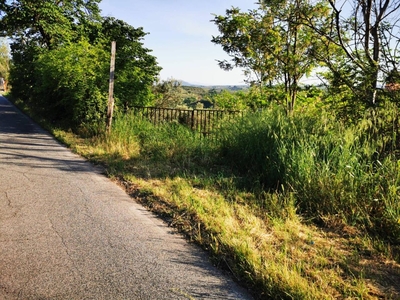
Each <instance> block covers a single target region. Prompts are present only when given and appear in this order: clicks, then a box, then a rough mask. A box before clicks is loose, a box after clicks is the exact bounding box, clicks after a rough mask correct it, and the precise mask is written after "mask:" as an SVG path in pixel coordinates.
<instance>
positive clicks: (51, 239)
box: [0, 96, 251, 300]
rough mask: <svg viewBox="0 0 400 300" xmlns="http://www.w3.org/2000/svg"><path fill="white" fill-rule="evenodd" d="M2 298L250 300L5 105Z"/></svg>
mask: <svg viewBox="0 0 400 300" xmlns="http://www.w3.org/2000/svg"><path fill="white" fill-rule="evenodd" d="M0 299H1V300H8V299H251V297H250V296H249V295H248V294H247V293H246V292H245V291H244V290H243V289H241V288H240V287H238V286H237V285H236V284H235V283H234V282H233V281H232V280H230V279H229V278H228V277H225V276H224V275H223V274H222V273H221V272H220V271H219V270H217V269H216V268H214V267H213V266H212V265H211V263H210V262H209V261H208V258H207V256H206V254H205V253H204V252H202V251H201V250H200V249H198V248H196V247H195V246H193V245H191V244H188V243H187V242H186V241H185V240H184V239H183V238H182V237H181V236H180V235H178V234H175V233H174V232H173V231H172V230H171V229H170V228H168V227H167V226H166V225H165V224H164V223H163V222H162V221H161V220H159V219H157V218H155V217H154V216H153V215H152V214H151V213H149V212H148V211H146V209H144V208H143V207H142V206H140V205H139V204H137V203H135V202H134V201H133V200H132V199H131V198H130V197H129V196H128V195H126V194H125V192H124V191H123V190H122V189H121V188H120V187H118V186H117V185H115V184H114V183H113V182H111V181H110V180H108V179H107V178H106V177H105V176H103V175H102V174H101V171H100V170H99V169H97V168H95V167H94V166H92V165H91V164H90V163H88V162H87V161H85V160H84V159H82V158H81V157H79V156H77V155H75V154H73V153H71V152H70V151H69V150H68V149H66V148H65V147H64V146H62V145H60V144H59V143H58V142H56V141H55V140H54V139H53V138H52V137H51V136H50V135H49V134H47V133H46V132H45V131H43V130H42V129H41V128H39V127H38V126H37V125H35V124H34V123H33V122H31V121H30V119H29V118H27V117H25V116H24V115H23V114H21V113H20V112H19V111H18V110H16V109H15V108H14V106H12V105H11V104H10V103H9V102H8V101H7V100H6V99H5V98H4V97H1V96H0Z"/></svg>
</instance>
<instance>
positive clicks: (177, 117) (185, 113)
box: [133, 106, 243, 136]
mask: <svg viewBox="0 0 400 300" xmlns="http://www.w3.org/2000/svg"><path fill="white" fill-rule="evenodd" d="M133 111H134V114H135V115H138V116H141V117H143V118H147V119H148V120H149V121H150V122H152V123H153V124H154V125H159V124H163V123H166V122H177V123H179V124H182V125H185V126H187V127H189V128H190V129H192V130H193V131H196V132H198V133H200V134H201V135H202V136H208V135H210V134H212V133H214V132H215V131H216V130H217V129H218V124H219V123H220V122H221V120H226V119H233V118H236V117H238V116H242V114H243V112H242V111H238V110H215V109H175V108H160V107H139V106H135V107H133Z"/></svg>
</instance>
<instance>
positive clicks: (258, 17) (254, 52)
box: [212, 0, 327, 111]
mask: <svg viewBox="0 0 400 300" xmlns="http://www.w3.org/2000/svg"><path fill="white" fill-rule="evenodd" d="M258 5H259V7H258V9H255V10H250V11H248V12H247V13H243V12H241V11H240V10H239V9H238V8H232V9H229V10H227V11H226V14H227V15H226V16H215V18H214V20H213V22H214V23H215V24H216V25H217V26H218V29H219V31H220V33H221V35H219V36H217V37H213V39H212V42H213V43H215V44H219V45H221V46H222V47H223V49H224V51H225V52H227V53H228V55H229V56H231V57H232V60H231V62H228V61H220V62H219V65H220V67H221V68H223V69H226V70H230V69H232V68H233V67H240V68H244V69H245V74H246V75H248V77H249V79H250V80H249V81H250V82H251V83H253V84H254V83H255V84H258V85H260V86H261V91H262V87H263V86H265V85H267V83H269V84H270V85H271V84H272V83H275V84H277V83H282V84H283V85H284V89H285V91H286V95H287V100H286V105H287V109H288V110H289V111H293V109H294V106H295V102H296V96H297V90H298V85H299V80H300V79H301V78H302V77H303V76H304V75H307V74H309V73H310V72H311V70H312V69H313V68H314V67H315V65H316V60H315V58H314V56H312V55H310V54H311V53H312V52H316V51H318V50H316V49H317V48H318V47H319V43H318V40H317V39H315V36H316V35H315V32H314V31H313V30H311V29H310V28H309V27H308V26H305V25H303V23H302V22H301V20H302V18H303V15H307V16H312V17H317V16H318V18H323V17H324V15H325V14H326V11H327V9H326V7H325V6H324V5H323V4H321V3H317V4H315V5H311V4H310V3H309V2H308V1H307V0H297V1H292V0H271V1H260V2H259V3H258ZM253 74H254V75H255V77H256V80H252V79H251V75H253Z"/></svg>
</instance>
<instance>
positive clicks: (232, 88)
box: [181, 81, 248, 91]
mask: <svg viewBox="0 0 400 300" xmlns="http://www.w3.org/2000/svg"><path fill="white" fill-rule="evenodd" d="M181 83H182V86H186V87H197V88H203V89H207V90H211V89H215V90H217V91H218V90H230V91H241V90H246V89H248V86H247V85H245V84H243V85H200V84H193V83H190V82H187V81H181Z"/></svg>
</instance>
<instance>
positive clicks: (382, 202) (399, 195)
mask: <svg viewBox="0 0 400 300" xmlns="http://www.w3.org/2000/svg"><path fill="white" fill-rule="evenodd" d="M392 109H393V108H392ZM379 115H380V118H382V119H380V120H379V122H377V121H376V119H375V120H371V119H370V118H371V116H370V115H369V116H367V117H366V118H365V119H363V120H360V121H359V122H354V124H351V125H348V124H344V123H342V122H341V121H339V120H337V119H336V117H335V115H334V114H333V113H332V112H323V111H320V112H319V113H315V112H310V113H302V114H295V115H294V116H287V115H286V114H285V112H283V111H282V110H280V108H278V107H275V108H273V107H272V108H270V109H269V110H267V111H264V112H262V113H259V114H249V115H248V116H246V117H244V118H242V119H238V120H237V121H236V122H235V124H233V125H232V124H228V125H227V126H225V127H223V129H222V132H221V138H220V145H219V156H220V157H221V159H223V161H224V162H225V164H227V165H230V166H231V167H232V168H233V169H234V170H236V171H237V172H238V173H239V174H241V175H242V176H247V177H248V178H249V179H250V180H248V181H247V182H250V183H251V182H252V184H251V185H250V186H248V188H250V189H258V190H259V189H260V186H261V189H264V190H269V191H280V192H281V193H287V194H291V195H292V196H294V198H295V203H296V209H297V210H298V212H300V213H301V214H303V215H305V216H307V217H308V218H310V219H314V220H318V221H322V220H329V219H335V220H336V221H338V220H339V221H341V222H343V223H345V224H348V225H355V226H359V227H360V228H361V229H365V230H368V231H369V232H373V233H378V234H380V235H382V236H384V237H385V238H388V239H390V240H391V241H393V242H396V243H400V201H399V199H400V181H399V179H400V168H399V167H400V164H399V163H398V161H397V160H396V159H395V157H394V155H393V142H394V141H393V139H390V137H391V136H394V135H395V134H396V132H393V130H392V129H393V128H395V126H393V124H391V123H390V122H389V126H388V122H385V120H383V118H387V116H390V118H387V119H388V120H392V123H393V120H394V119H395V118H393V111H391V113H390V114H387V113H385V112H382V113H379ZM377 123H379V124H377ZM377 126H380V127H379V128H378V127H377ZM391 130H392V131H391ZM377 132H380V134H376V133H377ZM388 135H389V138H388ZM388 145H391V146H390V147H388ZM388 148H390V149H391V150H392V151H389V152H388V151H386V152H385V151H384V149H388Z"/></svg>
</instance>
